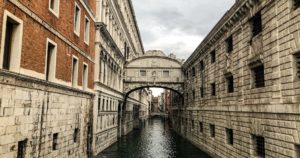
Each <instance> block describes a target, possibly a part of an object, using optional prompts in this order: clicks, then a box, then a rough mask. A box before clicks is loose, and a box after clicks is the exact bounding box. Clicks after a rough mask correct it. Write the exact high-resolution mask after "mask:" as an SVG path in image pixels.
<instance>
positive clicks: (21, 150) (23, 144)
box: [17, 139, 27, 158]
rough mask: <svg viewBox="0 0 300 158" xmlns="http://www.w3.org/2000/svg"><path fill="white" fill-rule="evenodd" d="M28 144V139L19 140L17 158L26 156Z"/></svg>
mask: <svg viewBox="0 0 300 158" xmlns="http://www.w3.org/2000/svg"><path fill="white" fill-rule="evenodd" d="M26 145H27V139H25V140H23V141H19V142H18V155H17V158H25V155H26Z"/></svg>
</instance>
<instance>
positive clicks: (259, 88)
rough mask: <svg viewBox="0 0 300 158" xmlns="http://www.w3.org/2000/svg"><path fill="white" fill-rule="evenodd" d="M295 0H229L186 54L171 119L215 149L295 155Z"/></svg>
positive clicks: (218, 152) (298, 130)
mask: <svg viewBox="0 0 300 158" xmlns="http://www.w3.org/2000/svg"><path fill="white" fill-rule="evenodd" d="M299 6H300V2H299V1H298V0H257V1H255V0H245V1H242V0H240V1H236V3H235V4H234V6H233V7H232V8H231V9H230V10H229V11H228V12H227V13H226V14H225V15H224V16H223V18H222V19H221V20H220V21H219V22H218V23H217V24H216V26H215V27H214V28H213V30H212V31H211V32H210V33H209V34H208V36H207V37H206V38H205V39H204V40H203V42H202V43H201V44H200V45H199V46H198V48H197V49H196V50H195V51H194V53H193V54H192V55H191V56H190V57H189V59H188V60H187V61H186V62H185V64H184V66H183V69H184V71H185V74H186V84H185V85H186V86H185V95H184V97H185V100H184V103H185V105H184V107H183V108H180V109H176V110H175V112H176V114H177V119H175V120H176V121H175V123H174V125H180V126H177V128H176V129H177V130H178V132H179V133H181V134H182V135H184V136H185V137H186V138H188V139H189V140H190V141H192V142H194V144H196V145H198V146H199V147H200V148H202V149H205V150H206V151H208V152H209V153H211V154H212V155H214V156H220V157H228V158H232V157H239V158H240V157H299V153H300V145H299V144H300V139H299V136H300V124H299V120H300V115H299V113H300V111H299V91H298V89H299V65H298V63H299V50H300V45H299V43H300V42H299V30H300V29H299V22H300V21H299V18H298V17H299V14H300V8H299Z"/></svg>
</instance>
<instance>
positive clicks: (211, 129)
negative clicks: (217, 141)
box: [209, 124, 216, 138]
mask: <svg viewBox="0 0 300 158" xmlns="http://www.w3.org/2000/svg"><path fill="white" fill-rule="evenodd" d="M209 128H210V136H211V137H213V138H214V137H215V136H216V133H215V125H213V124H210V125H209Z"/></svg>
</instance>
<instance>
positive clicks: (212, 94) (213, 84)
mask: <svg viewBox="0 0 300 158" xmlns="http://www.w3.org/2000/svg"><path fill="white" fill-rule="evenodd" d="M210 86H211V96H216V83H212V84H211V85H210Z"/></svg>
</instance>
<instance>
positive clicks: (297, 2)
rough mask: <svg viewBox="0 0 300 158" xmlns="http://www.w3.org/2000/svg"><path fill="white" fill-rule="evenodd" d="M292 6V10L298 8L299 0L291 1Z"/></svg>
mask: <svg viewBox="0 0 300 158" xmlns="http://www.w3.org/2000/svg"><path fill="white" fill-rule="evenodd" d="M293 6H294V9H297V8H299V7H300V0H293Z"/></svg>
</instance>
